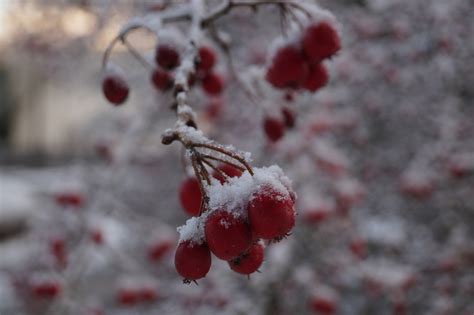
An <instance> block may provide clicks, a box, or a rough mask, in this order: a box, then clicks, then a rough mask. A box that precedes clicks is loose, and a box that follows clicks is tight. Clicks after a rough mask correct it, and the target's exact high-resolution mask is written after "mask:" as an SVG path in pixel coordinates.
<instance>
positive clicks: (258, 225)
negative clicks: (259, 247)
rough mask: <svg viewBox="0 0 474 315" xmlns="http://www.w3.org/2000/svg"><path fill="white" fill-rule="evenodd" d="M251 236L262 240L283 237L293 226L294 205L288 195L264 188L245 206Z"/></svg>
mask: <svg viewBox="0 0 474 315" xmlns="http://www.w3.org/2000/svg"><path fill="white" fill-rule="evenodd" d="M247 210H248V214H249V221H250V227H251V229H252V232H253V235H254V236H256V237H259V238H263V239H274V238H280V237H283V236H285V235H286V234H287V233H288V232H290V230H291V229H292V228H293V226H294V225H295V209H294V203H293V201H292V200H291V197H290V196H289V195H285V194H282V193H281V192H279V191H276V190H275V189H273V188H272V187H269V186H264V187H262V188H260V189H259V190H258V191H256V192H255V193H254V194H253V195H252V197H251V198H250V201H249V203H248V205H247Z"/></svg>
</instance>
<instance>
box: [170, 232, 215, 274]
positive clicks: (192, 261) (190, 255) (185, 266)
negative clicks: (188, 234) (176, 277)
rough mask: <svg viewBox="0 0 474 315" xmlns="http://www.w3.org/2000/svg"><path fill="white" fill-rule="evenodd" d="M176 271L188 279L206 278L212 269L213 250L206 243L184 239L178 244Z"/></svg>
mask: <svg viewBox="0 0 474 315" xmlns="http://www.w3.org/2000/svg"><path fill="white" fill-rule="evenodd" d="M174 264H175V267H176V271H177V272H178V273H179V274H180V275H181V276H182V277H183V278H185V279H187V280H197V279H201V278H204V277H205V276H206V274H207V273H208V272H209V269H211V252H210V251H209V247H207V244H206V243H203V244H199V245H198V244H193V243H191V241H184V242H181V243H180V244H179V245H178V248H177V249H176V254H175V258H174Z"/></svg>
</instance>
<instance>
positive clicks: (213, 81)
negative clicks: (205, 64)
mask: <svg viewBox="0 0 474 315" xmlns="http://www.w3.org/2000/svg"><path fill="white" fill-rule="evenodd" d="M202 89H203V90H204V92H206V93H207V94H209V95H217V94H221V92H222V90H223V89H224V80H223V79H222V77H221V76H220V75H218V74H216V73H214V72H209V73H208V74H206V75H205V76H204V78H203V79H202Z"/></svg>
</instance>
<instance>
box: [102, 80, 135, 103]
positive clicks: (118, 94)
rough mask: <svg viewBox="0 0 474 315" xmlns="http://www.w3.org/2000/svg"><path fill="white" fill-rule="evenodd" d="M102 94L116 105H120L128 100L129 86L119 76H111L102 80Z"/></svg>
mask: <svg viewBox="0 0 474 315" xmlns="http://www.w3.org/2000/svg"><path fill="white" fill-rule="evenodd" d="M102 92H103V93H104V96H105V98H106V99H107V100H108V101H109V102H110V103H112V104H114V105H120V104H122V103H123V102H125V101H126V100H127V98H128V92H129V88H128V84H127V82H125V80H124V79H123V78H122V77H121V76H119V75H118V74H109V75H107V76H106V77H105V78H104V79H103V80H102Z"/></svg>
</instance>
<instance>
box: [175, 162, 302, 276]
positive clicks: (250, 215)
mask: <svg viewBox="0 0 474 315" xmlns="http://www.w3.org/2000/svg"><path fill="white" fill-rule="evenodd" d="M221 169H222V170H224V171H225V170H226V169H227V172H226V174H227V173H229V175H231V174H232V173H231V172H229V170H230V169H231V167H230V166H227V167H226V168H224V167H222V168H221ZM233 174H234V177H236V178H235V179H234V181H233V182H232V183H233V184H235V185H239V183H238V181H239V180H240V179H241V178H242V177H244V176H245V177H246V178H247V179H248V178H251V176H250V175H249V174H246V173H241V172H240V171H239V174H237V173H236V172H235V173H233ZM239 176H242V177H239ZM216 177H217V176H216ZM217 179H218V180H219V181H220V182H221V183H219V182H217V181H215V182H214V184H213V185H221V186H222V183H223V186H225V185H231V184H232V183H231V184H229V183H224V181H223V180H221V179H219V177H217ZM252 180H253V179H252ZM190 183H192V181H191V180H190V179H187V180H186V181H185V182H184V183H183V186H182V187H181V191H180V197H181V202H182V205H183V207H184V208H185V209H186V211H187V212H188V213H193V214H194V215H198V214H199V212H200V208H199V206H200V199H201V195H200V194H199V193H198V189H199V187H197V189H196V187H194V188H192V187H191V184H190ZM192 185H195V184H192ZM196 185H198V183H196ZM190 187H191V189H193V190H194V192H193V193H186V191H188V190H189V189H190ZM285 187H286V186H285ZM193 198H194V199H193ZM294 202H295V195H294V193H293V192H292V191H291V189H290V188H285V189H284V191H282V189H281V187H280V188H275V187H273V186H272V185H271V184H269V183H265V184H259V185H256V187H254V188H253V189H252V192H251V193H250V195H249V197H248V200H246V201H245V206H244V208H245V209H244V213H242V212H241V211H238V210H237V209H233V208H231V207H230V206H228V204H226V203H224V204H223V205H221V206H219V207H217V208H215V209H213V210H212V211H208V212H204V213H202V214H201V215H200V217H199V218H196V219H197V220H198V221H199V220H200V219H201V220H200V221H199V223H198V224H202V225H203V235H202V239H197V240H196V239H195V238H191V239H182V240H181V241H180V243H179V246H178V248H177V250H176V254H175V266H176V270H177V271H178V273H179V274H180V275H181V276H183V277H184V278H185V280H187V281H190V280H197V279H200V278H203V277H204V276H206V274H207V273H208V271H209V270H210V267H211V253H212V254H214V256H216V257H217V258H219V259H222V260H225V261H227V262H228V264H229V266H230V268H231V269H232V270H233V271H235V272H237V273H240V274H244V275H249V274H251V273H253V272H255V271H257V269H258V268H259V267H260V265H261V264H262V262H263V257H264V246H263V243H262V241H261V240H267V241H277V240H280V239H281V238H283V237H285V236H286V235H287V234H288V233H289V232H290V230H291V229H292V228H293V226H294V225H295V209H294ZM190 210H191V211H192V212H191V211H190ZM234 210H235V211H234ZM188 222H189V221H188ZM198 228H199V227H198Z"/></svg>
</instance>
